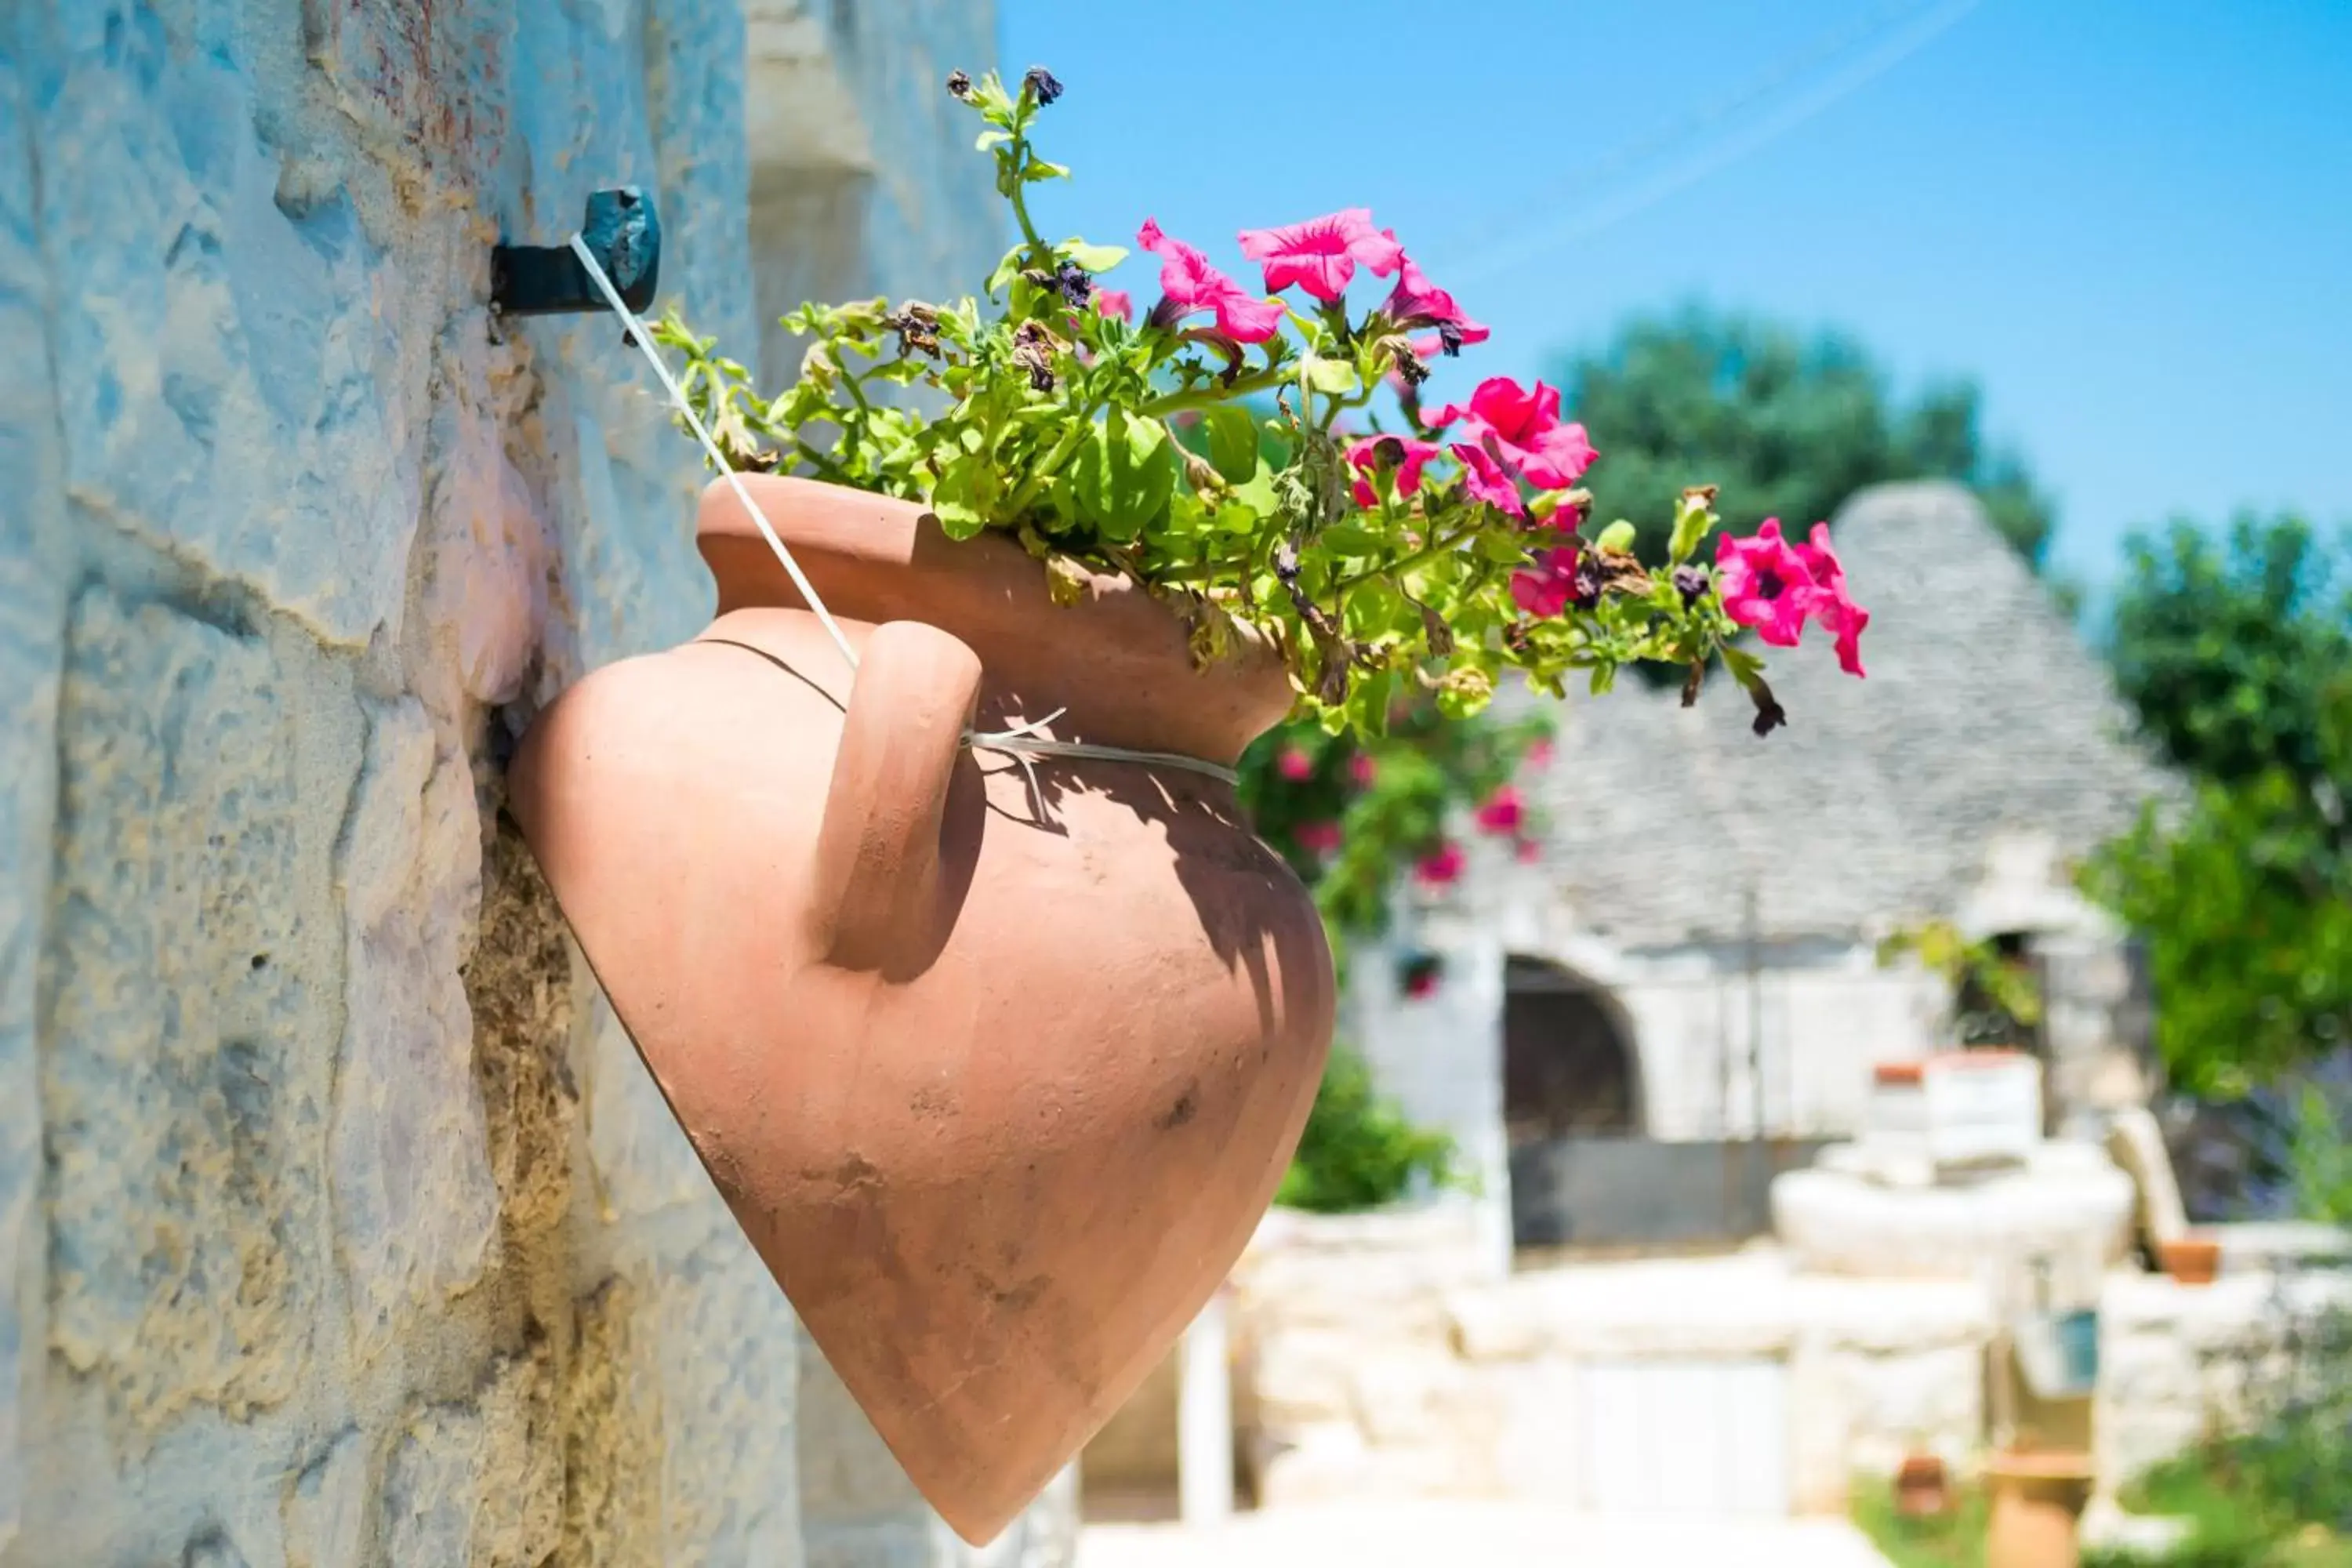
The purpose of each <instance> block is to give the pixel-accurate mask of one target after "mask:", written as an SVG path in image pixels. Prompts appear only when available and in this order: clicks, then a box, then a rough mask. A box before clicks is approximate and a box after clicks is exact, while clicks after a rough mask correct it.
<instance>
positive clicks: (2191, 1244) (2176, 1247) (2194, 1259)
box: [2157, 1236, 2221, 1285]
mask: <svg viewBox="0 0 2352 1568" xmlns="http://www.w3.org/2000/svg"><path fill="white" fill-rule="evenodd" d="M2157 1258H2158V1262H2160V1263H2162V1264H2163V1265H2164V1271H2165V1272H2166V1273H2167V1274H2168V1275H2170V1276H2171V1277H2172V1279H2173V1280H2174V1281H2175V1282H2176V1283H2178V1284H2181V1285H2210V1284H2211V1283H2213V1281H2214V1280H2215V1279H2218V1278H2219V1277H2220V1276H2221V1243H2220V1242H2219V1241H2217V1240H2215V1239H2214V1238H2213V1237H2210V1236H2191V1237H2182V1238H2181V1239H2180V1240H2179V1241H2168V1242H2166V1243H2165V1244H2164V1245H2163V1246H2161V1247H2158V1249H2157Z"/></svg>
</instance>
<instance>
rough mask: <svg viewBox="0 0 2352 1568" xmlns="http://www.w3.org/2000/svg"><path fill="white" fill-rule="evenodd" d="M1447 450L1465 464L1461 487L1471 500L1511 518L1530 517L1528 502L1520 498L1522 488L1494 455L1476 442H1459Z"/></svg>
mask: <svg viewBox="0 0 2352 1568" xmlns="http://www.w3.org/2000/svg"><path fill="white" fill-rule="evenodd" d="M1445 449H1446V451H1447V452H1449V453H1450V454H1452V456H1453V458H1454V461H1455V462H1457V463H1460V464H1461V465H1462V488H1463V489H1465V490H1467V491H1468V492H1469V493H1470V496H1471V499H1472V500H1482V501H1485V502H1486V504H1487V505H1488V506H1491V507H1494V508H1496V509H1497V510H1501V511H1503V512H1506V513H1507V514H1508V515H1510V516H1512V517H1525V516H1526V515H1527V514H1528V509H1527V503H1526V502H1525V501H1523V500H1520V498H1519V487H1518V486H1517V485H1515V484H1513V483H1512V482H1511V476H1510V475H1509V474H1507V473H1505V472H1504V471H1503V465H1502V464H1501V463H1499V462H1497V461H1496V459H1495V455H1494V454H1493V453H1492V452H1489V451H1488V450H1486V447H1481V446H1479V445H1478V444H1477V443H1475V442H1474V441H1456V442H1454V443H1453V444H1452V445H1450V446H1448V447H1446V448H1445Z"/></svg>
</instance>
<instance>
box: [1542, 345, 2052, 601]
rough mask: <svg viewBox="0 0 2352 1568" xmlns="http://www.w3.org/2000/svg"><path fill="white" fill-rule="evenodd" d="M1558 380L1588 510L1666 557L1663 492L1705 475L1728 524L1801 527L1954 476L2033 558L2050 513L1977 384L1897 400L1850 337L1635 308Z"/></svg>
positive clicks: (2038, 558) (2037, 558)
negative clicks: (1997, 441)
mask: <svg viewBox="0 0 2352 1568" xmlns="http://www.w3.org/2000/svg"><path fill="white" fill-rule="evenodd" d="M1559 379H1560V381H1561V383H1562V384H1563V386H1564V387H1565V389H1566V393H1567V399H1568V406H1569V407H1570V408H1571V409H1573V410H1574V411H1575V414H1576V416H1577V417H1578V418H1579V419H1580V420H1582V421H1583V422H1584V423H1585V426H1587V427H1588V428H1589V429H1591V431H1592V433H1593V439H1594V442H1595V444H1596V445H1598V446H1599V447H1600V449H1601V460H1600V461H1599V462H1597V463H1595V464H1594V465H1593V467H1592V469H1591V472H1590V473H1589V474H1587V475H1586V476H1585V486H1586V488H1587V489H1590V490H1591V492H1592V496H1593V502H1592V515H1593V516H1594V517H1595V518H1597V519H1599V520H1601V521H1604V522H1605V521H1610V520H1612V519H1615V518H1621V517H1623V518H1632V519H1633V520H1635V521H1636V522H1637V523H1639V524H1640V526H1641V528H1642V533H1641V552H1642V553H1643V556H1644V557H1645V558H1647V559H1651V560H1656V559H1659V558H1660V556H1661V554H1662V553H1663V552H1664V546H1665V542H1666V541H1665V535H1664V530H1663V528H1662V526H1661V525H1660V523H1659V522H1658V521H1657V520H1655V519H1654V516H1653V515H1652V514H1653V513H1654V511H1655V510H1656V505H1655V498H1656V497H1657V496H1659V495H1661V494H1670V493H1672V489H1673V487H1675V486H1676V485H1679V484H1681V483H1684V482H1687V481H1686V480H1685V479H1678V478H1677V477H1676V476H1686V475H1690V474H1704V475H1706V477H1707V479H1709V481H1710V482H1713V483H1715V484H1717V485H1718V486H1719V487H1720V490H1721V495H1722V500H1721V502H1720V503H1719V504H1720V509H1721V510H1722V513H1723V522H1724V525H1725V526H1726V527H1727V528H1730V529H1733V530H1735V531H1740V532H1745V531H1748V530H1750V529H1752V528H1754V527H1755V526H1756V524H1757V523H1759V521H1762V520H1763V519H1765V518H1767V517H1777V518H1779V519H1780V521H1781V522H1782V524H1783V525H1784V526H1785V527H1787V528H1788V529H1789V530H1790V531H1792V532H1794V533H1798V534H1801V533H1802V532H1803V531H1804V530H1805V529H1806V528H1808V527H1810V526H1811V524H1812V523H1813V522H1815V521H1820V520H1822V519H1826V518H1828V517H1830V516H1831V515H1832V513H1834V512H1835V511H1836V510H1837V509H1838V507H1839V506H1841V505H1842V504H1843V503H1844V501H1845V500H1846V498H1847V497H1849V496H1851V495H1853V493H1854V492H1855V491H1856V490H1858V489H1862V488H1863V487H1864V486H1865V485H1873V484H1878V483H1881V482H1884V481H1886V480H1893V479H1958V480H1959V481H1961V482H1962V483H1965V484H1967V485H1969V487H1970V488H1971V489H1974V490H1975V491H1976V493H1977V496H1978V498H1979V500H1981V501H1982V502H1983V503H1984V506H1985V510H1987V511H1988V512H1989V513H1990V515H1991V518H1992V521H1993V524H1994V526H1995V527H1997V528H1998V529H2000V532H2001V536H2002V537H2003V538H2005V539H2007V540H2008V541H2009V542H2010V543H2011V544H2012V545H2014V546H2015V547H2016V549H2017V551H2018V552H2019V553H2020V554H2021V555H2023V556H2024V557H2025V558H2026V560H2027V561H2029V562H2032V563H2034V564H2035V565H2036V566H2037V567H2038V566H2039V565H2040V564H2041V563H2042V556H2043V552H2044V551H2045V549H2046V548H2047V546H2048V544H2049V542H2050V531H2051V508H2050V503H2049V502H2048V500H2046V499H2045V498H2043V497H2042V494H2041V493H2040V492H2039V491H2038V490H2037V489H2035V488H2034V486H2033V483H2032V479H2031V478H2030V477H2029V476H2028V475H2027V473H2026V471H2025V469H2024V468H2023V467H2022V466H2021V464H2020V463H2019V461H2018V460H2017V459H2016V458H2014V457H2012V456H2011V455H2009V454H2006V453H2003V452H2000V451H1996V450H1994V449H1992V448H1991V447H1990V446H1988V444H1987V442H1986V440H1985V437H1984V435H1983V432H1982V430H1981V428H1980V415H1979V407H1978V395H1977V389H1976V387H1975V386H1974V385H1973V384H1969V383H1967V382H1950V383H1945V384H1938V385H1936V386H1932V387H1930V388H1928V389H1927V391H1925V392H1924V393H1922V394H1921V395H1920V396H1919V397H1918V398H1917V400H1916V401H1915V402H1911V403H1907V404H1906V403H1904V402H1902V401H1901V400H1900V399H1898V398H1897V397H1896V396H1895V394H1894V393H1893V392H1892V391H1891V390H1890V389H1889V386H1888V381H1887V376H1886V374H1885V372H1884V371H1883V370H1882V369H1881V368H1880V367H1879V366H1878V365H1877V364H1876V363H1874V362H1873V361H1872V360H1871V358H1870V357H1869V355H1868V354H1867V353H1864V351H1863V349H1862V348H1861V347H1860V346H1858V345H1857V344H1856V343H1854V342H1853V341H1852V340H1850V339H1848V338H1846V337H1843V336H1842V335H1840V334H1837V333H1834V332H1826V331H1824V332H1816V333H1813V334H1812V335H1811V336H1810V337H1809V336H1806V335H1804V334H1802V333H1801V332H1799V331H1795V330H1793V329H1791V328H1789V327H1786V326H1781V325H1778V324H1775V323H1772V322H1769V321H1759V320H1756V319H1754V318H1751V317H1747V316H1740V315H1728V314H1722V313H1718V312H1715V311H1712V310H1706V309H1703V308H1699V307H1692V308H1689V309H1686V310H1683V311H1681V312H1679V313H1677V314H1673V315H1664V316H1645V317H1637V318H1635V319H1633V321H1629V322H1627V323H1626V324H1625V325H1624V326H1623V327H1622V329H1620V331H1618V333H1617V335H1616V337H1615V338H1614V339H1613V340H1612V342H1610V344H1609V345H1608V347H1606V348H1605V349H1603V350H1602V351H1601V352H1600V353H1597V354H1591V355H1587V356H1584V357H1581V358H1578V359H1575V360H1572V361H1570V363H1568V364H1566V365H1565V366H1564V367H1563V368H1562V370H1561V372H1560V376H1559Z"/></svg>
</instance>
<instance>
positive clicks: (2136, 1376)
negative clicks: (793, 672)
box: [2096, 1227, 2352, 1484]
mask: <svg viewBox="0 0 2352 1568" xmlns="http://www.w3.org/2000/svg"><path fill="white" fill-rule="evenodd" d="M2226 1233H2227V1227H2224V1228H2223V1234H2224V1235H2225V1236H2226ZM2224 1246H2225V1247H2226V1246H2227V1243H2226V1241H2225V1242H2224ZM2331 1313H2333V1314H2336V1315H2337V1316H2338V1322H2337V1326H2336V1331H2337V1332H2338V1333H2340V1332H2341V1331H2342V1327H2341V1324H2342V1321H2343V1320H2342V1315H2343V1314H2346V1313H2352V1273H2347V1272H2345V1271H2343V1270H2342V1269H2341V1268H2337V1269H2334V1270H2329V1271H2325V1272H2313V1273H2309V1274H2303V1275H2300V1276H2298V1275H2294V1274H2292V1273H2290V1274H2285V1275H2280V1276H2269V1277H2266V1276H2264V1275H2263V1274H2260V1273H2248V1274H2243V1275H2240V1276H2237V1277H2235V1278H2232V1277H2231V1275H2230V1274H2229V1273H2227V1272H2225V1273H2224V1274H2223V1276H2222V1278H2221V1279H2217V1280H2215V1281H2214V1282H2213V1283H2212V1284H2210V1285H2205V1286H2180V1285H2176V1284H2174V1283H2173V1282H2172V1281H2171V1280H2169V1279H2165V1278H2163V1277H2161V1276H2141V1277H2124V1276H2118V1277H2116V1278H2114V1279H2110V1280H2109V1281H2108V1283H2107V1288H2106V1289H2105V1292H2103V1294H2102V1295H2101V1297H2100V1300H2099V1363H2100V1364H2099V1394H2098V1405H2097V1415H2096V1422H2097V1426H2096V1432H2097V1441H2098V1448H2099V1468H2100V1473H2101V1475H2102V1476H2103V1477H2105V1478H2106V1479H2108V1480H2109V1482H2110V1483H2111V1484H2114V1483H2119V1482H2121V1481H2123V1480H2126V1479H2130V1478H2131V1477H2133V1476H2136V1475H2138V1474H2140V1473H2141V1472H2143V1471H2145V1470H2146V1469H2147V1468H2149V1467H2150V1466H2152V1465H2155V1464H2157V1463H2159V1462H2160V1461H2162V1460H2164V1459H2167V1458H2171V1457H2172V1456H2173V1455H2175V1454H2178V1453H2180V1452H2181V1451H2182V1450H2184V1449H2186V1448H2188V1447H2190V1446H2192V1445H2193V1444H2195V1443H2197V1442H2198V1441H2200V1439H2202V1438H2205V1437H2208V1436H2214V1435H2217V1434H2219V1433H2221V1432H2225V1431H2229V1430H2231V1429H2235V1428H2239V1427H2242V1426H2244V1425H2246V1424H2247V1423H2248V1422H2250V1421H2252V1420H2256V1419H2258V1418H2259V1413H2260V1411H2261V1410H2262V1409H2263V1408H2264V1406H2265V1405H2266V1404H2267V1403H2269V1402H2272V1401H2275V1400H2277V1399H2278V1398H2280V1397H2282V1396H2283V1395H2284V1393H2285V1392H2286V1389H2287V1387H2288V1384H2289V1380H2291V1379H2292V1378H2294V1376H2295V1375H2297V1374H2298V1373H2299V1372H2300V1373H2301V1375H2304V1376H2305V1377H2308V1376H2311V1375H2314V1373H2313V1371H2312V1369H2310V1368H2308V1367H2303V1368H2299V1367H2298V1364H2297V1362H2298V1357H2297V1356H2296V1355H2295V1354H2294V1343H2295V1340H2296V1337H2297V1336H2298V1335H2299V1334H2300V1335H2303V1336H2306V1337H2310V1336H2315V1334H2316V1332H2317V1331H2321V1330H2322V1329H2323V1326H2324V1324H2325V1321H2326V1318H2327V1316H2328V1315H2329V1314H2331ZM2345 1370H2346V1369H2344V1368H2343V1367H2341V1366H2336V1367H2333V1368H2330V1369H2327V1375H2331V1376H2333V1377H2335V1378H2336V1379H2339V1380H2340V1379H2341V1377H2342V1376H2343V1375H2344V1372H2345Z"/></svg>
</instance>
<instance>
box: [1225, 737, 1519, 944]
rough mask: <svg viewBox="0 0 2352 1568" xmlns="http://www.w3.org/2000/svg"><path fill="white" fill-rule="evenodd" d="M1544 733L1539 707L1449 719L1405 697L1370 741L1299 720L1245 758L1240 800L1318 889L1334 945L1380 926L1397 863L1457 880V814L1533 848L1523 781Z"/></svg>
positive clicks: (1436, 878) (1484, 831) (1438, 881)
mask: <svg viewBox="0 0 2352 1568" xmlns="http://www.w3.org/2000/svg"><path fill="white" fill-rule="evenodd" d="M1550 734H1551V725H1550V722H1549V720H1547V719H1546V718H1544V717H1543V716H1541V715H1539V714H1529V715H1527V716H1524V717H1517V718H1512V719H1509V720H1498V719H1497V718H1496V716H1495V715H1493V714H1491V713H1488V714H1482V715H1479V716H1478V717H1477V718H1475V719H1473V720H1467V721H1455V720H1448V719H1444V718H1443V717H1441V716H1440V715H1439V714H1438V712H1437V711H1436V710H1435V706H1434V704H1433V702H1431V701H1428V700H1423V701H1419V702H1415V703H1412V704H1410V705H1407V706H1403V707H1401V708H1400V709H1399V710H1398V711H1397V712H1396V713H1394V714H1392V715H1391V718H1390V721H1389V728H1388V732H1387V733H1386V734H1384V735H1381V736H1380V737H1377V738H1374V739H1370V740H1367V739H1364V738H1362V737H1360V736H1356V735H1353V734H1344V733H1343V734H1339V735H1326V734H1325V733H1324V732H1323V731H1322V730H1321V729H1320V728H1319V727H1318V726H1317V725H1316V724H1314V723H1313V722H1312V721H1294V722H1292V723H1289V724H1286V725H1284V726H1282V727H1281V728H1279V729H1276V730H1275V731H1272V732H1271V733H1269V734H1268V735H1266V736H1265V738H1264V739H1263V740H1261V741H1260V742H1258V743H1257V744H1256V745H1255V746H1252V747H1251V748H1250V750H1249V751H1248V752H1247V753H1245V754H1244V757H1243V758H1242V769H1241V773H1242V801H1243V804H1244V805H1245V806H1246V807H1247V808H1248V810H1249V815H1250V820H1251V821H1252V822H1253V823H1255V825H1256V826H1257V830H1258V832H1259V834H1260V835H1261V836H1262V837H1264V838H1265V840H1266V842H1267V843H1269V844H1271V845H1273V846H1274V847H1276V849H1278V850H1280V851H1281V852H1282V854H1283V856H1284V858H1286V859H1287V860H1288V861H1289V862H1290V864H1291V866H1292V868H1294V869H1295V870H1297V872H1298V874H1299V877H1300V878H1301V879H1303V880H1304V881H1305V882H1306V883H1307V886H1308V887H1309V888H1311V889H1314V892H1315V902H1316V905H1317V907H1318V909H1319V910H1321V911H1322V914H1323V921H1324V924H1325V926H1326V928H1327V929H1328V931H1329V932H1330V935H1331V941H1332V944H1333V947H1334V949H1335V950H1338V949H1339V948H1341V947H1342V946H1343V945H1344V943H1345V942H1346V940H1347V939H1348V938H1349V937H1351V936H1357V935H1365V936H1377V935H1379V934H1381V932H1382V931H1385V930H1386V929H1387V926H1388V913H1389V910H1388V895H1389V891H1390V889H1391V887H1392V886H1393V885H1394V882H1395V873H1396V869H1397V868H1399V867H1401V866H1410V867H1412V873H1413V880H1414V881H1415V882H1416V883H1417V884H1418V885H1420V886H1421V887H1423V888H1424V889H1431V890H1438V889H1444V888H1446V887H1449V886H1451V885H1452V884H1453V882H1454V880H1456V879H1458V878H1459V876H1460V875H1461V872H1462V870H1463V868H1464V865H1465V859H1466V857H1465V853H1464V850H1463V847H1462V846H1461V845H1460V844H1459V843H1457V842H1455V841H1454V839H1453V838H1452V837H1449V836H1448V835H1449V829H1450V828H1451V827H1452V826H1453V825H1454V819H1455V818H1456V817H1461V816H1466V817H1467V818H1468V819H1469V822H1470V825H1471V826H1472V828H1473V830H1474V831H1475V833H1476V834H1477V835H1479V836H1480V837H1486V838H1490V839H1496V840H1501V841H1505V842H1507V843H1509V844H1510V845H1511V846H1512V847H1514V849H1515V850H1516V851H1517V853H1518V854H1520V855H1521V856H1523V857H1524V856H1528V855H1531V854H1532V853H1533V852H1534V850H1535V848H1536V847H1537V842H1538V840H1537V835H1538V829H1539V827H1540V824H1539V823H1538V821H1537V820H1536V818H1535V813H1534V808H1533V807H1532V805H1530V804H1529V802H1528V798H1527V795H1526V793H1525V791H1524V790H1523V788H1522V786H1521V784H1520V782H1519V781H1520V779H1521V777H1522V775H1523V773H1525V772H1527V771H1529V770H1539V769H1541V768H1542V767H1543V766H1544V764H1545V763H1546V762H1548V761H1549V756H1550V749H1551V741H1550Z"/></svg>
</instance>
